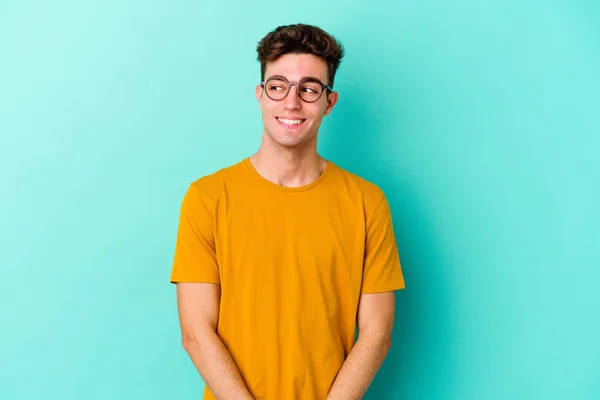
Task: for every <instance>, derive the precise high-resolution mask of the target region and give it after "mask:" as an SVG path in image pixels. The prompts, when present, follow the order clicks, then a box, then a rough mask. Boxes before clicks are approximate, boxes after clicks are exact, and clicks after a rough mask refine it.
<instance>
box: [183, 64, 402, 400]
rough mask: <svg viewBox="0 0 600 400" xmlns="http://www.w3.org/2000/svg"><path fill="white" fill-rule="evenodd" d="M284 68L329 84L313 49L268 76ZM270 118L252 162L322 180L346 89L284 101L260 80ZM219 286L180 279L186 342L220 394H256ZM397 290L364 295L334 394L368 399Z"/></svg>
mask: <svg viewBox="0 0 600 400" xmlns="http://www.w3.org/2000/svg"><path fill="white" fill-rule="evenodd" d="M273 75H283V76H285V77H286V78H287V79H288V81H295V82H297V81H300V80H301V79H302V78H303V77H305V76H312V77H315V78H317V79H319V80H320V81H321V82H323V83H325V84H329V83H330V82H328V81H327V64H326V62H325V61H324V60H323V59H321V58H319V57H316V56H313V55H310V54H285V55H283V56H281V57H279V58H278V59H277V60H275V61H273V62H270V63H268V64H267V68H266V71H265V80H266V79H268V78H269V77H270V76H273ZM256 99H257V100H258V103H259V106H260V110H261V113H262V120H263V123H264V130H263V133H262V141H261V145H260V148H259V150H258V151H257V152H256V153H255V154H253V155H252V156H251V157H250V162H251V163H252V165H253V166H254V167H255V168H256V170H257V172H259V173H260V174H261V175H262V176H263V177H265V178H266V179H268V180H270V181H271V182H274V183H276V184H279V185H283V186H288V187H298V186H303V185H307V184H309V183H311V182H312V181H313V180H315V179H317V178H318V177H319V175H320V174H321V173H322V172H323V170H324V169H325V167H326V166H327V161H326V160H325V159H323V157H321V156H320V155H319V154H318V153H317V136H318V131H319V127H320V126H321V122H322V120H323V117H324V116H327V115H329V114H330V113H331V111H332V110H333V107H334V106H335V104H336V103H337V101H338V93H337V92H332V93H329V94H327V92H326V93H323V95H322V97H321V98H320V99H319V100H318V101H317V102H315V103H306V102H304V101H302V100H301V99H300V98H299V97H298V95H297V92H296V86H292V87H291V89H290V92H289V93H288V95H287V97H286V98H285V99H284V100H281V101H275V100H271V99H270V98H269V97H267V96H266V94H264V93H263V88H262V87H261V86H260V85H257V87H256ZM277 116H296V117H301V118H302V119H306V121H305V122H304V123H303V124H302V126H301V127H300V128H299V129H295V130H289V129H286V128H284V127H282V126H280V125H279V123H278V122H277V120H276V119H275V117H277ZM220 294H221V292H220V287H219V285H214V284H208V283H178V284H177V302H178V310H179V319H180V325H181V331H182V341H183V347H184V348H185V350H186V351H187V353H188V354H189V356H190V358H191V359H192V361H193V363H194V365H195V366H196V368H197V369H198V371H199V373H200V374H201V376H202V378H203V379H204V381H205V383H206V384H207V385H208V386H209V388H210V389H211V391H212V392H213V393H214V394H215V396H216V397H217V398H218V399H252V395H251V393H250V391H249V390H248V388H247V386H246V384H245V382H244V380H243V377H242V376H241V374H240V372H239V370H238V368H237V366H236V365H235V361H234V360H233V358H232V357H231V354H230V353H229V352H228V350H227V348H226V347H225V346H224V344H223V342H222V341H221V339H220V338H219V336H218V335H217V333H216V329H217V321H218V318H219V303H220ZM394 299H395V297H394V293H393V292H384V293H373V294H363V295H362V296H361V297H360V302H359V306H358V312H357V324H358V329H359V337H358V340H357V342H356V344H355V345H354V347H353V348H352V350H351V351H350V353H349V355H348V357H347V358H346V360H345V361H344V363H343V365H342V367H341V368H340V370H339V372H338V375H337V377H336V379H335V381H334V383H333V385H332V386H331V389H330V391H329V394H328V395H327V399H328V400H334V399H344V400H347V399H360V398H362V397H363V396H364V393H365V392H366V390H367V389H368V387H369V385H370V384H371V382H372V380H373V378H374V376H375V374H376V372H377V370H378V369H379V367H380V366H381V364H382V363H383V360H384V359H385V357H386V355H387V352H388V350H389V348H390V346H391V337H392V329H393V323H394V307H395V300H394Z"/></svg>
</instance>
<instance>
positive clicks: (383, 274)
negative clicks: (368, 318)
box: [361, 196, 405, 294]
mask: <svg viewBox="0 0 600 400" xmlns="http://www.w3.org/2000/svg"><path fill="white" fill-rule="evenodd" d="M366 236H367V237H366V240H365V242H366V244H365V260H364V267H363V284H362V290H361V294H365V293H378V292H387V291H392V290H398V289H403V288H404V287H405V286H404V277H403V276H402V269H401V266H400V256H399V254H398V246H397V244H396V238H395V235H394V227H393V225H392V214H391V211H390V207H389V204H388V202H387V199H386V198H385V196H383V197H382V198H381V200H380V201H379V204H378V205H377V206H376V208H375V211H374V212H373V215H372V216H371V218H370V219H368V220H367V231H366Z"/></svg>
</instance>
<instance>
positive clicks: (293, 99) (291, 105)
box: [283, 85, 302, 110]
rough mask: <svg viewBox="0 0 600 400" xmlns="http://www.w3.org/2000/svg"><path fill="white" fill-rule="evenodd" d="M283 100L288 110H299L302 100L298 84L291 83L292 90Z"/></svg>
mask: <svg viewBox="0 0 600 400" xmlns="http://www.w3.org/2000/svg"><path fill="white" fill-rule="evenodd" d="M283 101H284V105H283V106H284V108H285V109H286V110H297V109H298V108H300V107H301V104H302V100H301V99H300V94H299V93H298V85H290V91H289V92H288V94H287V96H286V97H285V99H284V100H283Z"/></svg>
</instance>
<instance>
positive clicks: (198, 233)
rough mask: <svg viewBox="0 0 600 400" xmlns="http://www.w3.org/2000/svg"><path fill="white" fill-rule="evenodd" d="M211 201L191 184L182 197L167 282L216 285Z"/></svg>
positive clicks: (216, 265) (216, 274) (215, 256)
mask: <svg viewBox="0 0 600 400" xmlns="http://www.w3.org/2000/svg"><path fill="white" fill-rule="evenodd" d="M214 213H215V210H214V207H213V202H212V201H211V199H210V198H209V196H207V195H206V194H205V193H202V192H201V190H200V189H199V188H197V187H196V186H195V185H194V184H192V185H190V187H189V188H188V191H187V192H186V194H185V196H184V197H183V201H182V204H181V210H180V215H179V227H178V229H177V242H176V244H175V256H174V260H173V267H172V271H171V282H172V283H177V282H205V283H216V284H219V283H220V280H219V266H218V263H217V253H216V250H215V236H214Z"/></svg>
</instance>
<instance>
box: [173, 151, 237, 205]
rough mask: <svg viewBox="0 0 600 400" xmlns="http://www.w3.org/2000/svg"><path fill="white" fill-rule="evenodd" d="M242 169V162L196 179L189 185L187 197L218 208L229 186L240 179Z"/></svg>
mask: <svg viewBox="0 0 600 400" xmlns="http://www.w3.org/2000/svg"><path fill="white" fill-rule="evenodd" d="M242 168H243V165H242V161H240V162H237V163H235V164H231V165H228V166H225V167H223V168H220V169H218V170H215V171H214V172H211V173H209V174H206V175H202V176H200V177H198V178H196V179H195V180H193V181H191V182H190V183H189V187H188V188H187V192H186V194H185V197H186V198H188V199H190V200H191V201H193V202H198V201H199V202H201V203H203V204H205V205H210V206H212V207H214V206H216V205H217V203H218V199H219V198H220V197H221V196H222V194H223V192H224V191H225V190H226V187H227V185H228V184H229V183H231V182H233V181H235V180H237V179H240V176H241V173H242Z"/></svg>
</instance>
